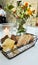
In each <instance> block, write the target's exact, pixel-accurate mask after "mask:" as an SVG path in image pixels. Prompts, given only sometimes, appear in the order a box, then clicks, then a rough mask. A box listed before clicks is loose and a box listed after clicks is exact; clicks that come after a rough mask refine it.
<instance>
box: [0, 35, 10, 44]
mask: <svg viewBox="0 0 38 65" xmlns="http://www.w3.org/2000/svg"><path fill="white" fill-rule="evenodd" d="M7 38H9V37H8V35H6V36H4V37H3V38H2V39H1V43H3V42H4V41H5V40H6V39H7Z"/></svg>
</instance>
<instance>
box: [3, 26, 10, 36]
mask: <svg viewBox="0 0 38 65" xmlns="http://www.w3.org/2000/svg"><path fill="white" fill-rule="evenodd" d="M4 34H5V35H8V36H9V37H10V31H9V29H8V28H7V27H6V28H5V29H4Z"/></svg>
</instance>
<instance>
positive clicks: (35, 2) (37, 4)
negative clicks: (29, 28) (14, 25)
mask: <svg viewBox="0 0 38 65" xmlns="http://www.w3.org/2000/svg"><path fill="white" fill-rule="evenodd" d="M17 1H19V0H0V4H1V5H2V6H3V8H5V6H6V5H7V4H10V3H11V4H13V5H14V6H16V5H17V4H16V2H17ZM21 1H22V2H29V3H31V5H32V8H33V9H35V18H31V19H30V21H32V22H31V23H30V22H29V20H28V23H27V22H26V25H27V24H28V25H31V24H32V25H34V26H35V25H36V23H38V0H21ZM7 20H8V22H13V21H16V20H15V18H13V16H12V15H11V14H10V13H9V12H8V11H7Z"/></svg>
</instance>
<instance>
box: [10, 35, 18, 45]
mask: <svg viewBox="0 0 38 65" xmlns="http://www.w3.org/2000/svg"><path fill="white" fill-rule="evenodd" d="M11 39H12V40H14V41H15V44H17V42H18V39H19V36H15V35H11Z"/></svg>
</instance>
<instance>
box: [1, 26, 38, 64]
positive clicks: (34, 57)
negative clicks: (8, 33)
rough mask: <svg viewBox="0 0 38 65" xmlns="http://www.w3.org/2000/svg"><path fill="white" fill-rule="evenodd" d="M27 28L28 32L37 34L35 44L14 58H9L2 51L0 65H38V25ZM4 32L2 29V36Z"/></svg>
mask: <svg viewBox="0 0 38 65" xmlns="http://www.w3.org/2000/svg"><path fill="white" fill-rule="evenodd" d="M26 28H27V31H26V32H27V33H31V34H34V35H36V36H37V41H36V43H35V45H34V46H33V47H32V48H30V49H29V50H27V51H25V52H23V53H22V54H20V55H18V56H16V57H15V58H13V59H7V58H6V57H5V56H4V55H3V54H2V53H1V51H0V65H38V27H31V26H27V27H26ZM2 33H3V32H2V31H0V38H1V37H2V36H3V34H2Z"/></svg>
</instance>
